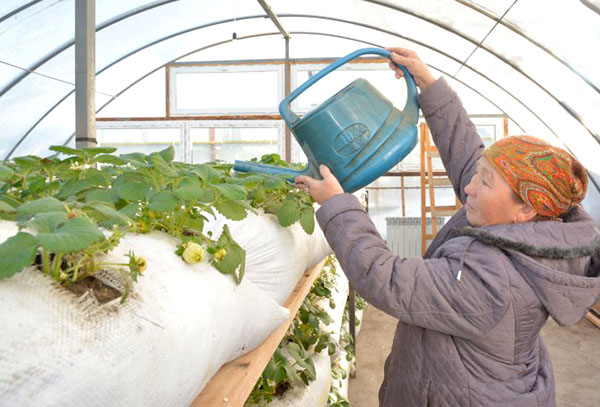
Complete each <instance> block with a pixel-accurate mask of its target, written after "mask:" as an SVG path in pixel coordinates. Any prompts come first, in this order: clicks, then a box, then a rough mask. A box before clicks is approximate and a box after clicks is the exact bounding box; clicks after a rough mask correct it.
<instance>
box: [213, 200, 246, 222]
mask: <svg viewBox="0 0 600 407" xmlns="http://www.w3.org/2000/svg"><path fill="white" fill-rule="evenodd" d="M213 206H214V207H215V209H216V210H217V211H219V213H221V215H223V216H225V217H226V218H227V219H231V220H242V219H244V218H245V217H246V215H247V213H246V209H245V208H244V207H243V206H242V205H240V204H239V203H237V202H235V201H220V202H217V203H215V204H214V205H213Z"/></svg>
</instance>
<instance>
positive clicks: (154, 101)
mask: <svg viewBox="0 0 600 407" xmlns="http://www.w3.org/2000/svg"><path fill="white" fill-rule="evenodd" d="M165 82H166V79H165V69H164V68H163V69H159V70H158V71H156V72H154V73H153V74H150V75H149V76H148V77H146V78H145V79H142V80H141V81H140V82H138V83H137V84H135V85H133V86H132V87H131V88H130V89H128V90H126V91H125V92H124V93H122V94H121V95H119V96H118V97H117V98H116V99H114V100H112V101H111V102H110V103H109V104H108V105H107V106H106V107H105V108H103V109H102V110H100V111H99V112H98V114H97V115H96V117H164V116H166V106H165V100H166V99H165V98H166V96H165V95H166V90H165V87H166V85H165ZM96 107H97V108H99V107H100V106H96Z"/></svg>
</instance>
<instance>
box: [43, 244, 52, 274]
mask: <svg viewBox="0 0 600 407" xmlns="http://www.w3.org/2000/svg"><path fill="white" fill-rule="evenodd" d="M42 268H43V270H44V274H47V275H50V253H49V252H48V250H46V249H42Z"/></svg>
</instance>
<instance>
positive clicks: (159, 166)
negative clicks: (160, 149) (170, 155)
mask: <svg viewBox="0 0 600 407" xmlns="http://www.w3.org/2000/svg"><path fill="white" fill-rule="evenodd" d="M150 163H152V166H153V167H154V168H155V169H156V170H157V171H158V172H160V173H161V174H163V175H165V176H167V177H169V178H175V177H178V176H179V173H178V172H177V170H176V169H175V168H173V166H172V165H170V164H169V163H167V162H166V161H165V159H164V158H163V157H162V156H161V155H160V154H159V153H152V154H150Z"/></svg>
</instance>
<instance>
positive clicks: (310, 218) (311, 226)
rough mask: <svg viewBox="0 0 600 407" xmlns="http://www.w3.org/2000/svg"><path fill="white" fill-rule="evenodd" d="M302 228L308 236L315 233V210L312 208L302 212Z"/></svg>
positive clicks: (306, 208) (304, 209)
mask: <svg viewBox="0 0 600 407" xmlns="http://www.w3.org/2000/svg"><path fill="white" fill-rule="evenodd" d="M300 226H302V229H304V231H305V232H306V234H308V235H311V234H312V232H314V231H315V210H314V209H313V207H312V206H309V207H305V208H302V209H301V210H300Z"/></svg>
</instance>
